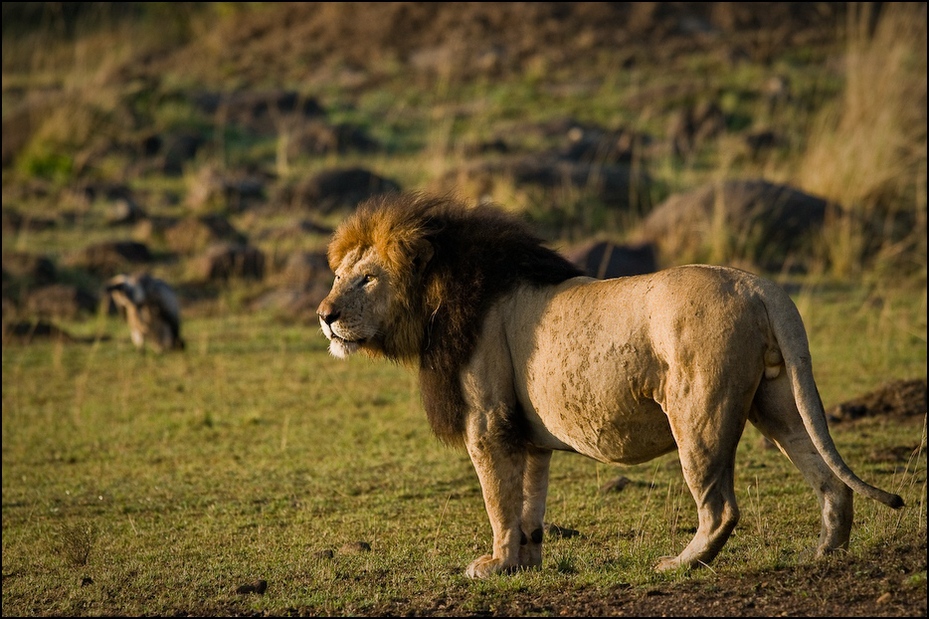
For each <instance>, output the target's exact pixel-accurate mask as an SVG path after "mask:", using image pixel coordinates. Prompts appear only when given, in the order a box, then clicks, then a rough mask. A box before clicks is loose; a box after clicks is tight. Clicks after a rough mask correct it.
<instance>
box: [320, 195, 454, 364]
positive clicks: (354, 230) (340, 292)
mask: <svg viewBox="0 0 929 619" xmlns="http://www.w3.org/2000/svg"><path fill="white" fill-rule="evenodd" d="M437 205H438V202H436V201H434V200H433V201H427V200H426V199H425V198H423V197H421V196H419V197H414V198H413V199H412V201H411V202H409V203H405V202H404V203H401V202H399V201H397V200H396V199H395V198H394V199H392V198H391V197H380V198H377V199H373V200H369V201H367V202H365V203H364V204H362V205H361V206H359V208H358V210H357V211H355V213H354V215H352V216H351V217H349V218H348V219H347V220H346V221H345V222H343V223H342V225H341V226H339V228H338V230H336V232H335V234H334V235H333V238H332V241H331V242H330V244H329V251H328V257H329V266H330V267H331V268H332V271H333V273H335V281H334V282H333V285H332V290H331V291H330V292H329V294H328V295H327V296H326V298H325V299H324V300H323V301H322V303H320V305H319V308H318V310H317V314H318V315H319V324H320V326H321V327H322V330H323V333H324V334H325V335H326V337H327V338H328V339H329V352H330V353H332V355H333V356H335V357H339V358H345V357H347V356H349V355H351V354H353V353H355V352H358V351H364V352H366V353H368V354H371V355H373V356H381V355H383V356H387V357H388V358H391V359H394V360H400V361H409V360H411V359H413V358H415V357H416V356H417V355H418V354H419V352H420V337H421V335H422V333H421V331H422V330H421V327H420V325H419V321H418V320H417V312H416V309H417V307H416V306H417V305H418V303H417V302H418V300H419V298H420V297H421V296H422V294H421V292H420V291H419V290H417V288H416V284H417V283H419V282H420V276H421V274H422V272H423V270H424V268H425V266H426V265H427V264H428V262H429V260H430V258H431V257H432V251H433V250H432V245H431V244H430V243H429V242H428V240H427V239H426V238H425V236H424V233H425V229H424V226H423V211H424V210H427V209H429V208H435V207H436V206H437Z"/></svg>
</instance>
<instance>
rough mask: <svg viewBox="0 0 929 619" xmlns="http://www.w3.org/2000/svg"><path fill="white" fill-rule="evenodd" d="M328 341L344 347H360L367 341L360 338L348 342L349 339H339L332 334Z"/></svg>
mask: <svg viewBox="0 0 929 619" xmlns="http://www.w3.org/2000/svg"><path fill="white" fill-rule="evenodd" d="M329 339H330V340H331V341H333V342H336V343H339V344H342V345H344V346H361V345H362V344H364V343H365V342H366V341H368V340H367V338H364V337H363V338H360V339H357V340H349V339H346V338H344V337H340V336H338V335H336V334H335V333H333V334H332V335H331V336H330V337H329Z"/></svg>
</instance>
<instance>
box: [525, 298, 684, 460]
mask: <svg viewBox="0 0 929 619" xmlns="http://www.w3.org/2000/svg"><path fill="white" fill-rule="evenodd" d="M579 281H590V280H579ZM621 285H629V284H620V283H618V282H617V283H614V284H608V283H606V282H601V283H599V284H596V290H597V291H600V294H601V295H602V296H600V297H599V298H598V295H597V294H593V295H591V294H589V293H588V294H587V296H585V297H584V298H583V299H582V300H577V299H573V298H572V297H571V294H572V291H576V290H580V289H581V288H582V287H586V286H584V285H583V284H582V285H581V286H577V285H576V283H572V282H567V283H566V284H565V285H564V286H563V288H562V289H563V290H565V291H566V292H564V293H560V294H559V293H556V294H555V295H554V296H551V297H548V299H547V300H546V301H545V302H544V303H538V302H537V303H536V306H537V307H538V306H539V305H544V306H545V309H544V310H543V311H542V312H541V313H540V314H538V315H537V318H536V319H535V320H533V321H531V324H532V325H533V328H532V329H531V330H529V329H521V328H518V327H514V328H513V329H511V330H509V332H508V333H507V338H508V341H509V343H510V346H511V350H512V351H513V354H514V356H515V358H516V359H522V360H524V363H517V362H514V366H515V367H516V373H517V375H518V377H517V381H516V383H517V385H518V386H517V392H518V393H517V395H518V397H519V399H520V402H521V404H522V408H523V410H524V411H525V412H526V416H527V418H528V420H529V422H530V425H531V426H532V428H533V440H535V441H536V442H537V443H539V444H540V446H546V447H551V448H554V449H572V450H574V451H577V452H579V453H582V454H584V455H587V456H590V457H591V458H595V459H597V460H601V461H604V462H617V463H624V464H632V463H638V462H645V461H647V460H650V459H652V458H655V457H658V456H660V455H662V454H665V453H668V452H669V451H672V450H673V449H675V447H676V445H675V442H674V437H673V436H672V434H671V427H670V425H669V423H668V418H667V415H666V414H665V412H664V411H663V410H662V408H661V406H660V405H659V404H658V402H656V401H655V399H654V398H655V397H657V394H660V393H661V390H662V381H663V378H662V377H663V375H664V371H665V363H664V362H663V361H662V360H661V359H659V358H657V356H656V354H655V352H654V350H653V349H652V347H651V346H650V345H649V343H648V341H647V339H646V338H645V336H644V335H643V333H644V332H645V329H644V326H643V325H644V323H643V320H644V319H643V316H642V313H641V312H640V311H639V308H638V307H635V306H628V307H623V306H622V303H621V301H617V298H619V299H621V298H622V295H621V294H617V287H618V286H621ZM539 294H541V293H539ZM512 311H513V315H522V316H525V315H526V310H525V307H516V308H514V309H513V310H512ZM522 324H526V323H525V322H524V323H522Z"/></svg>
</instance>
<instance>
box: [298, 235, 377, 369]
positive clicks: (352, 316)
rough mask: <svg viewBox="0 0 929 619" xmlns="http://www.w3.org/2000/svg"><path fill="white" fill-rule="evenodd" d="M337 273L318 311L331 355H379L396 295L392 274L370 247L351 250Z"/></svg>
mask: <svg viewBox="0 0 929 619" xmlns="http://www.w3.org/2000/svg"><path fill="white" fill-rule="evenodd" d="M334 270H335V281H334V282H333V284H332V290H331V291H330V292H329V294H328V295H327V296H326V298H325V299H323V301H322V303H320V304H319V308H318V309H317V312H316V313H317V314H318V316H319V325H320V327H321V328H322V330H323V334H325V336H326V337H327V338H328V339H329V352H330V353H331V354H332V355H333V356H334V357H338V358H340V359H344V358H346V357H348V356H349V355H351V354H353V353H356V352H358V351H359V350H365V351H367V352H370V353H374V354H377V353H379V352H380V351H382V349H383V338H384V336H385V326H386V323H387V322H388V318H389V316H390V311H391V299H392V297H393V296H394V295H393V286H392V282H391V277H390V273H389V272H388V271H387V269H386V268H385V267H384V265H383V262H382V261H381V259H380V257H379V256H378V254H377V252H376V251H375V250H374V248H371V247H368V248H356V249H354V250H352V251H350V252H349V253H348V254H346V256H345V257H344V258H343V259H342V261H341V262H340V263H339V264H338V265H337V266H336V267H335V269H334Z"/></svg>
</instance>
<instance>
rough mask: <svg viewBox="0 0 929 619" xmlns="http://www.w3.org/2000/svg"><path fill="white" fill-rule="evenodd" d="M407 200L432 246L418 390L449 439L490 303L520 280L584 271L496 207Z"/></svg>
mask: <svg viewBox="0 0 929 619" xmlns="http://www.w3.org/2000/svg"><path fill="white" fill-rule="evenodd" d="M414 202H415V203H416V204H418V205H419V207H420V208H421V209H422V210H421V214H422V217H423V223H422V225H423V236H424V238H425V239H426V240H428V241H429V243H430V244H431V245H432V248H433V250H434V255H433V256H432V259H431V260H430V261H429V263H428V265H427V267H426V270H425V272H424V273H423V276H422V280H421V282H422V291H423V293H424V294H423V297H422V304H423V305H422V313H421V314H420V316H421V317H422V318H423V320H424V322H423V324H422V328H423V329H424V333H423V338H422V341H421V348H420V370H419V375H420V389H421V392H422V398H423V406H424V408H425V410H426V414H427V416H428V418H429V422H430V424H431V425H432V429H433V431H434V432H435V434H436V435H437V436H438V437H439V438H440V439H442V440H444V441H446V442H449V443H456V442H459V441H460V440H461V439H462V437H463V434H464V420H465V401H464V395H463V394H462V391H461V384H460V381H459V373H460V371H461V369H462V367H463V366H464V365H465V364H466V363H467V362H468V360H469V359H470V358H471V355H472V353H473V352H474V348H475V346H476V344H477V340H478V337H479V336H480V331H481V327H482V324H483V320H484V317H485V316H486V314H487V312H488V311H489V310H490V308H491V306H492V305H493V304H494V302H495V301H497V300H498V299H500V298H501V297H502V296H504V295H505V294H507V293H509V292H511V291H513V290H514V289H516V288H517V287H518V286H520V285H524V284H528V285H532V286H547V285H553V284H558V283H560V282H562V281H564V280H566V279H569V278H572V277H576V276H578V275H584V273H583V272H582V271H581V269H580V268H579V267H577V266H575V265H574V264H573V263H571V262H570V261H568V260H567V259H566V258H564V257H563V256H561V255H560V254H558V253H557V252H555V251H553V250H552V249H549V248H547V247H545V245H544V244H543V242H542V240H541V239H540V238H538V237H537V236H536V235H535V234H533V233H532V232H531V231H530V230H529V228H528V226H527V225H526V224H525V223H524V222H522V221H521V220H519V219H517V218H516V217H515V216H513V215H511V214H509V213H507V212H505V211H503V210H501V209H499V208H497V207H493V206H486V205H483V206H476V207H473V208H469V207H467V206H465V205H464V204H462V203H460V202H458V201H455V200H452V199H450V198H432V199H424V198H423V197H422V196H420V197H419V198H417V199H416V200H415V201H414Z"/></svg>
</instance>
